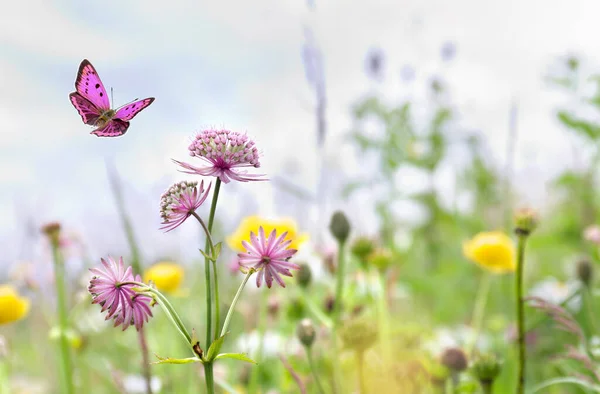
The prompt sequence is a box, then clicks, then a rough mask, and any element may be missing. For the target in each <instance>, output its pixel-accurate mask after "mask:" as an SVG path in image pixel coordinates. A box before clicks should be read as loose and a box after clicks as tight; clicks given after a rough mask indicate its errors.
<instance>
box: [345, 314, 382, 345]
mask: <svg viewBox="0 0 600 394" xmlns="http://www.w3.org/2000/svg"><path fill="white" fill-rule="evenodd" d="M340 335H341V337H342V341H343V342H344V346H345V347H346V348H348V349H352V350H355V351H357V352H364V351H365V350H367V349H369V348H370V347H371V346H373V344H375V342H376V341H377V328H376V327H375V325H374V324H373V323H372V322H370V321H368V320H366V319H353V320H350V321H349V322H348V323H347V324H345V325H344V326H343V328H342V330H341V332H340Z"/></svg>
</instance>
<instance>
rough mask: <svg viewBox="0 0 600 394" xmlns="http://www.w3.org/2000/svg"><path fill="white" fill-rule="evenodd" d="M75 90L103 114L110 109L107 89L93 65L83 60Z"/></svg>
mask: <svg viewBox="0 0 600 394" xmlns="http://www.w3.org/2000/svg"><path fill="white" fill-rule="evenodd" d="M75 89H76V90H77V93H79V94H80V95H81V96H82V97H83V98H85V99H86V100H88V101H89V102H90V103H92V104H94V105H95V106H96V107H97V108H98V109H99V110H101V112H103V111H106V110H109V109H110V102H109V101H108V95H107V94H106V89H104V85H103V84H102V81H101V80H100V77H99V76H98V73H97V72H96V69H95V68H94V66H92V63H90V62H89V61H88V60H87V59H83V61H82V62H81V64H80V65H79V71H77V78H76V79H75Z"/></svg>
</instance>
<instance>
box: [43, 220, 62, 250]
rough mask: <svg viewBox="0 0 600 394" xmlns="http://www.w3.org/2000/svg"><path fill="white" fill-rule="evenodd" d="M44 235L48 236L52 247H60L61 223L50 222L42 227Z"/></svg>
mask: <svg viewBox="0 0 600 394" xmlns="http://www.w3.org/2000/svg"><path fill="white" fill-rule="evenodd" d="M42 233H44V234H46V236H47V237H48V240H50V243H51V244H52V246H54V247H58V244H59V242H60V223H58V222H50V223H48V224H46V225H44V226H42Z"/></svg>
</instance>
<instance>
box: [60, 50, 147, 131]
mask: <svg viewBox="0 0 600 394" xmlns="http://www.w3.org/2000/svg"><path fill="white" fill-rule="evenodd" d="M75 89H76V91H75V92H73V93H71V94H69V99H70V100H71V103H72V104H73V106H74V107H75V109H76V110H77V112H79V115H80V116H81V119H82V120H83V123H85V124H87V125H90V126H94V127H96V129H95V130H93V131H92V134H94V135H96V136H98V137H118V136H120V135H123V134H125V133H126V132H127V129H128V128H129V121H130V120H131V119H133V118H134V117H135V116H136V115H137V114H138V113H139V112H140V111H142V110H143V109H144V108H146V107H148V106H149V105H150V104H152V102H153V101H154V97H149V98H146V99H143V100H137V101H134V102H132V103H130V104H126V105H124V106H123V107H121V108H118V109H116V110H115V109H111V108H110V102H109V101H108V97H107V95H106V89H104V85H103V84H102V81H101V80H100V77H99V76H98V73H97V72H96V69H95V68H94V66H92V64H91V63H90V62H89V61H88V60H87V59H84V60H83V61H82V62H81V64H80V65H79V71H78V72H77V79H76V80H75Z"/></svg>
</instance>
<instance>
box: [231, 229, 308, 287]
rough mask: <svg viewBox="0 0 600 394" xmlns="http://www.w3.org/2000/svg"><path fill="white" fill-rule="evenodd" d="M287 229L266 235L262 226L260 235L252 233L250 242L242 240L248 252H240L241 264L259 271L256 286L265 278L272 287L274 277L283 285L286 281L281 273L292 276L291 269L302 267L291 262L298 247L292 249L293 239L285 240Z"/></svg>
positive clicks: (259, 231) (245, 267)
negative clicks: (280, 232)
mask: <svg viewBox="0 0 600 394" xmlns="http://www.w3.org/2000/svg"><path fill="white" fill-rule="evenodd" d="M286 236H287V231H286V232H284V233H283V234H281V235H280V236H279V237H278V236H277V230H276V229H274V230H273V231H272V232H271V234H270V235H269V236H268V237H265V230H264V229H263V228H262V226H261V227H260V228H259V229H258V236H256V235H255V234H254V233H253V232H251V233H250V242H247V241H242V245H244V248H246V253H239V254H238V258H239V260H238V261H239V265H240V266H241V267H243V268H244V269H246V270H248V269H251V268H253V269H254V270H256V271H258V274H257V276H256V286H257V287H260V286H261V285H262V282H263V280H264V281H265V282H266V283H267V287H269V288H271V285H272V284H273V279H275V281H276V282H277V283H279V285H280V286H281V287H285V283H284V282H283V279H282V278H281V275H285V276H292V273H291V272H290V269H296V270H297V269H300V266H298V265H297V264H294V263H290V261H289V260H290V258H291V257H292V256H293V255H294V254H296V252H297V250H296V249H290V248H289V246H290V244H291V243H292V240H289V239H288V240H285V237H286Z"/></svg>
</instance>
